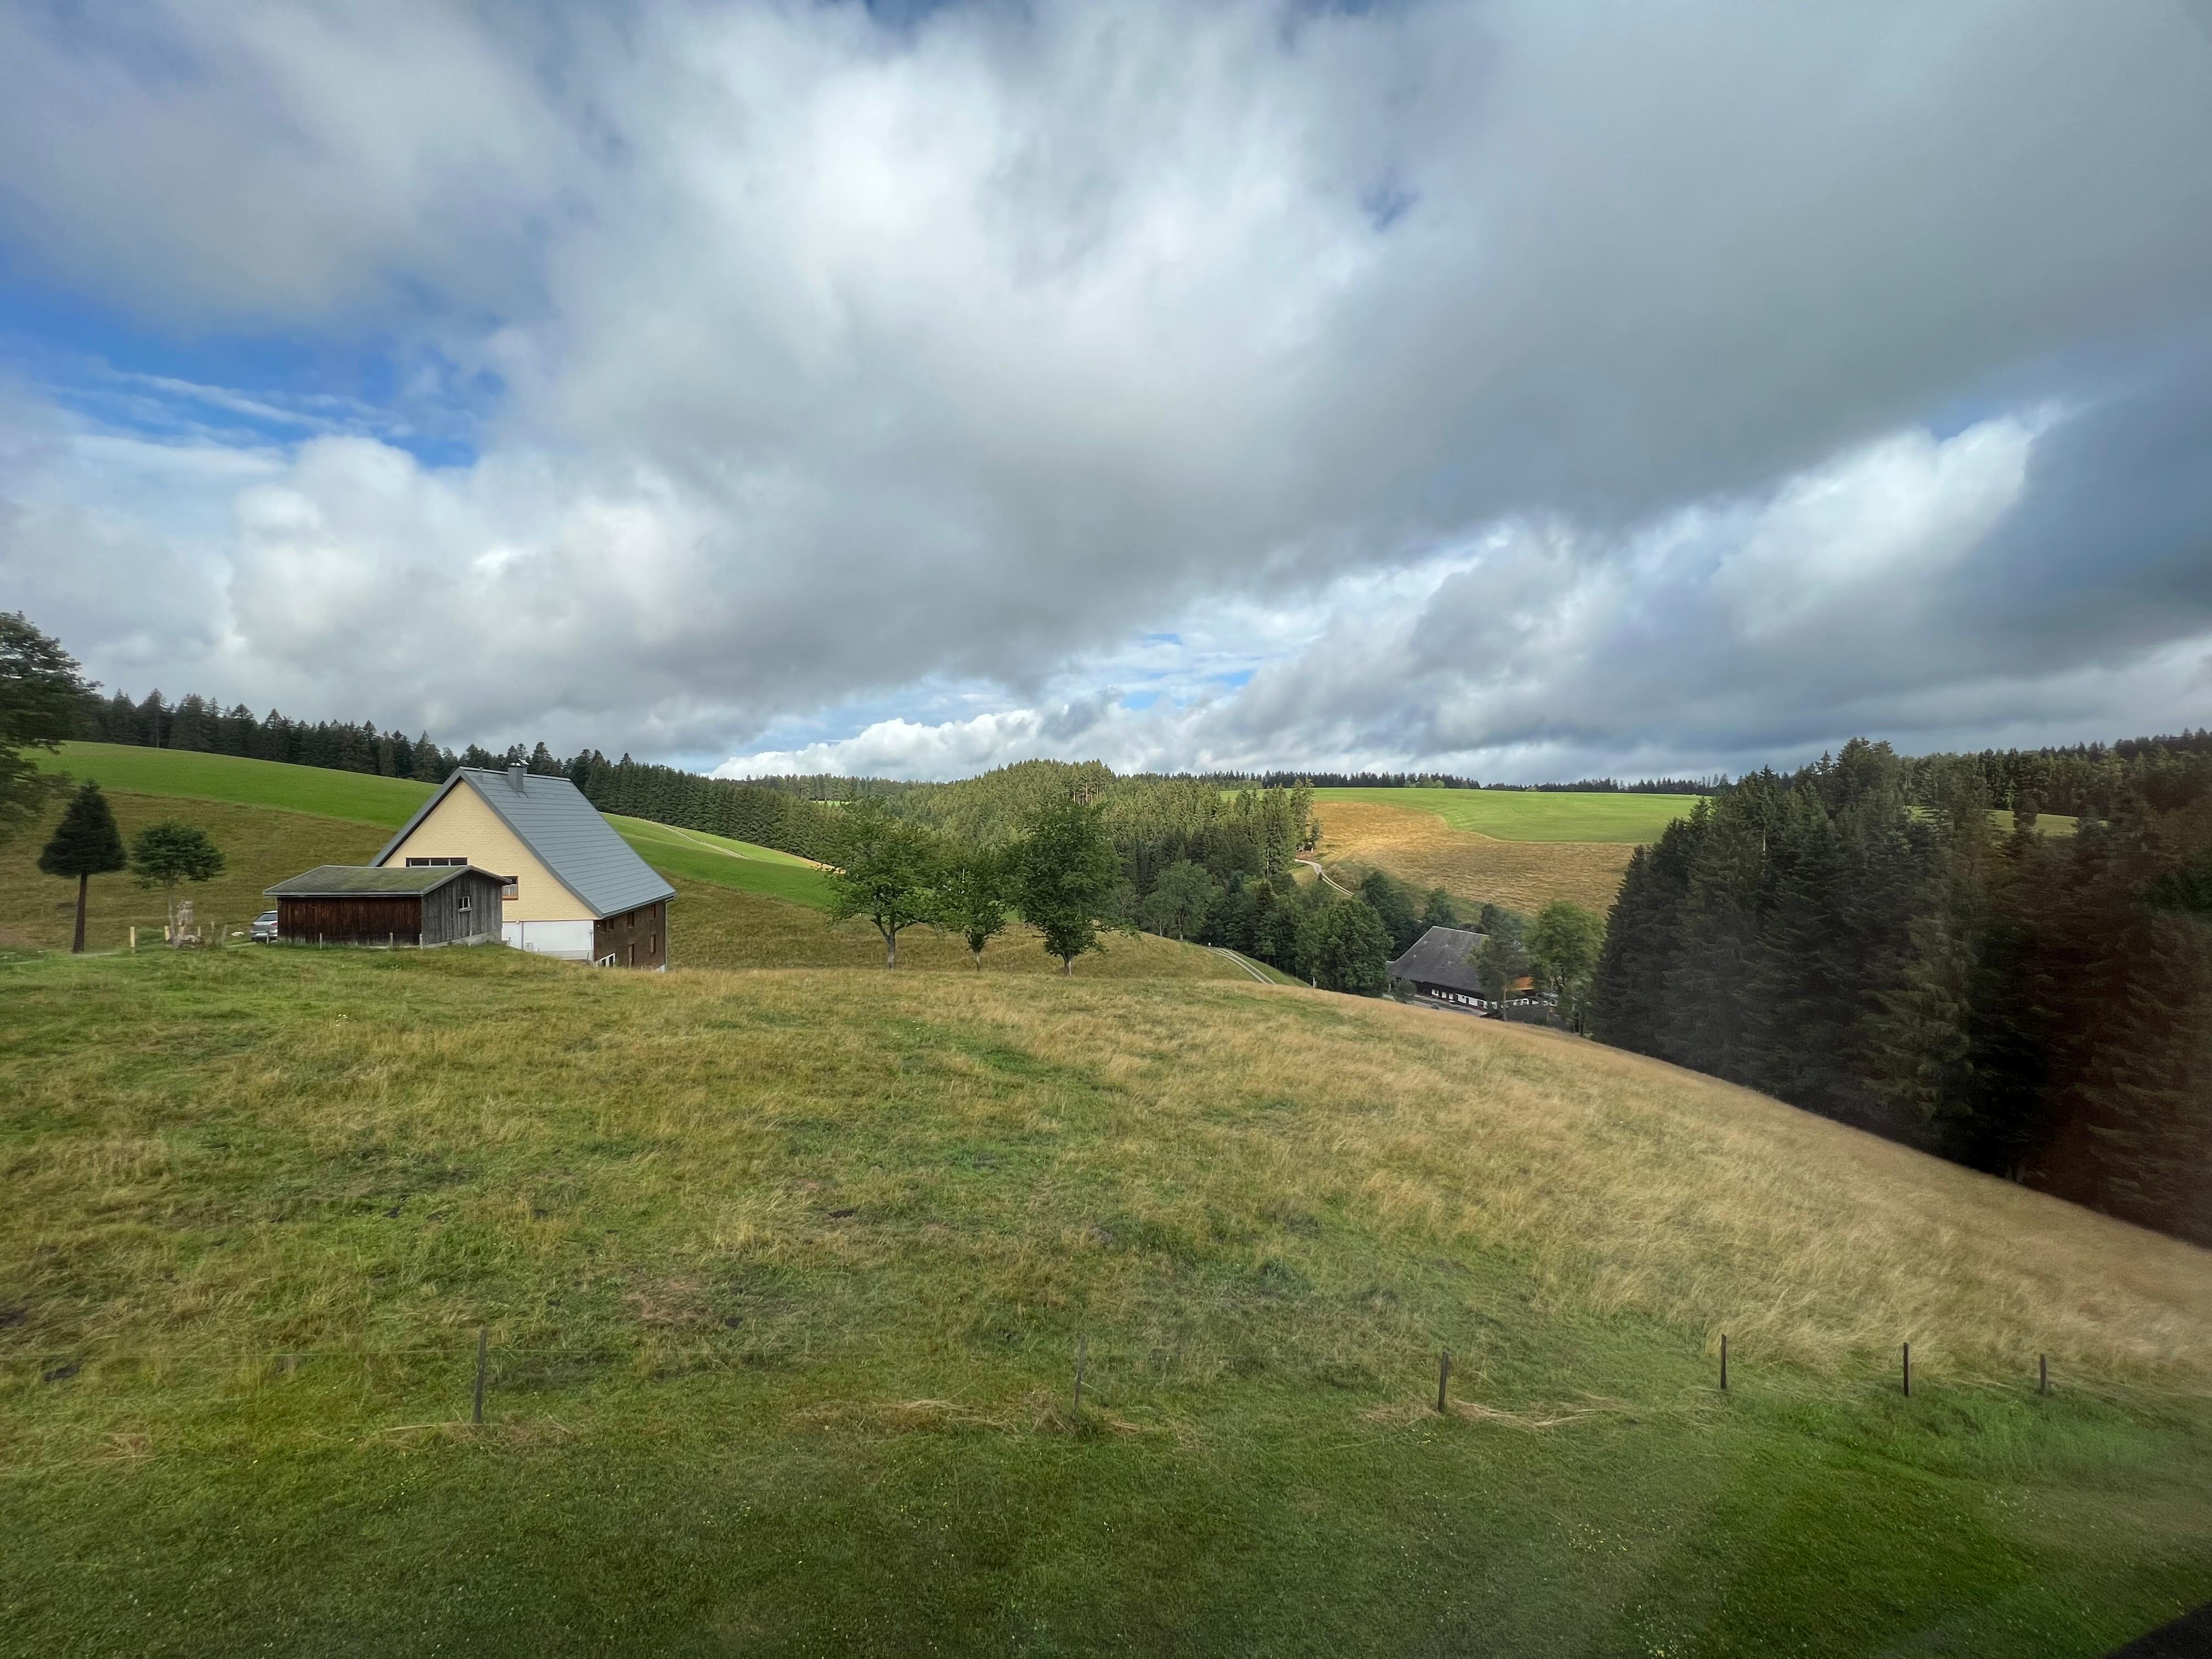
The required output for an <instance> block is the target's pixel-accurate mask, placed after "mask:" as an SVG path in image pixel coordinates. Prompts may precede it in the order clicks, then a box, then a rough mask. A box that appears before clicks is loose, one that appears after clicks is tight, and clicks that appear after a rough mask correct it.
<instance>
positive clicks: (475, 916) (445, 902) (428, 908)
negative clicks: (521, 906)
mask: <svg viewBox="0 0 2212 1659" xmlns="http://www.w3.org/2000/svg"><path fill="white" fill-rule="evenodd" d="M500 886H501V884H500V880H499V878H498V877H497V876H495V875H492V874H489V873H487V872H484V871H482V870H470V871H466V872H463V874H462V875H461V877H460V878H459V879H458V880H455V881H449V882H447V884H445V885H444V886H443V887H441V888H440V889H439V890H437V891H436V892H435V893H425V894H424V895H423V896H422V943H423V944H425V945H460V944H464V943H466V942H467V941H469V940H471V939H485V938H490V939H497V938H498V937H499V926H500V909H499V895H500ZM464 902H465V904H466V906H467V908H462V907H463V904H464Z"/></svg>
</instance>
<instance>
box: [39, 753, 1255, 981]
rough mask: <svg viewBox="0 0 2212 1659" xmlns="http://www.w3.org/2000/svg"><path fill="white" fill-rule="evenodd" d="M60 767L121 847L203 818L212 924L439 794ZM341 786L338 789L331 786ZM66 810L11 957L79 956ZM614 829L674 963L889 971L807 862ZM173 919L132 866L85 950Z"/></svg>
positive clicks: (158, 757) (203, 894) (118, 763)
mask: <svg viewBox="0 0 2212 1659" xmlns="http://www.w3.org/2000/svg"><path fill="white" fill-rule="evenodd" d="M62 759H63V761H64V763H67V764H68V765H69V766H70V768H71V769H72V772H73V775H76V776H78V777H93V778H98V779H100V780H101V781H102V782H103V787H106V788H108V789H109V792H110V793H109V797H108V798H109V802H110V805H112V807H113V809H114V811H115V817H116V823H117V824H118V827H120V829H122V831H123V834H124V836H125V839H126V840H127V839H128V838H129V837H130V836H132V835H133V834H135V833H136V832H137V830H139V829H143V827H144V826H145V825H147V824H149V823H155V822H156V821H158V820H160V819H163V818H175V819H179V820H181V821H183V822H185V823H191V824H196V825H197V826H199V827H200V828H201V829H205V830H206V831H207V832H208V834H209V835H210V836H212V837H213V838H214V840H215V842H216V845H217V846H218V847H220V848H222V850H223V854H224V857H225V859H226V861H227V867H226V869H225V871H224V872H223V874H222V876H221V877H220V878H217V879H216V880H215V881H212V882H210V883H208V884H205V885H204V886H199V887H187V888H185V889H183V890H181V892H182V894H183V896H187V897H189V898H191V900H192V902H193V904H194V907H195V910H196V914H197V917H198V919H199V921H201V923H202V924H203V925H204V926H205V925H212V926H214V927H222V928H225V929H227V930H233V931H234V930H237V929H240V928H243V927H245V926H246V923H248V922H249V921H252V918H253V917H254V916H256V915H259V914H260V913H261V912H262V911H263V910H264V909H266V908H269V901H268V899H267V898H265V897H264V896H263V894H264V889H266V888H267V887H269V886H270V884H273V883H275V882H278V881H281V880H283V878H285V877H287V876H293V875H297V874H298V873H299V872H301V871H302V870H308V869H312V868H313V867H314V866H316V865H319V864H354V863H360V862H362V861H364V860H368V859H371V858H374V856H375V855H376V853H377V851H378V849H379V848H381V847H382V846H383V844H384V842H385V841H386V839H388V837H389V831H390V830H391V829H395V828H397V827H398V825H399V824H401V823H404V822H405V821H406V819H407V817H409V816H410V814H412V813H413V812H414V811H415V810H416V807H418V806H420V805H421V804H422V799H424V798H425V797H427V795H428V793H429V792H428V786H427V785H423V784H413V783H407V782H405V781H404V780H396V779H391V778H361V777H358V776H357V775H355V774H351V773H343V772H325V771H321V770H319V769H315V768H313V767H304V766H282V765H277V764H275V763H271V762H267V761H249V760H239V759H236V758H234V757H228V756H221V755H212V756H211V755H194V754H188V753H179V752H178V751H175V750H160V749H130V748H125V747H119V746H113V745H109V744H69V745H67V746H66V749H65V751H64V755H63V757H62ZM333 779H335V780H337V787H336V788H332V787H330V784H329V781H330V780H333ZM126 786H128V788H126ZM356 786H367V787H356ZM140 791H153V792H155V793H138V792H140ZM285 802H298V803H303V804H307V805H315V806H320V807H324V808H326V809H329V810H330V811H336V812H353V813H361V814H364V815H366V816H364V817H355V818H346V817H328V816H321V815H318V814H314V813H311V812H308V811H298V810H289V809H286V808H284V807H283V803H285ZM60 811H61V808H60V805H59V804H58V803H57V804H56V805H54V806H52V808H51V809H50V810H49V811H48V812H47V815H46V818H45V820H43V821H42V822H41V823H40V824H39V825H38V826H36V827H35V828H34V829H33V830H31V831H29V832H27V833H26V834H25V835H23V836H20V837H18V838H17V839H16V840H15V841H14V842H9V843H8V844H7V845H4V846H0V951H28V950H44V951H52V950H65V949H66V948H67V947H68V945H69V939H70V927H71V924H72V921H73V919H74V897H75V884H74V883H70V882H63V881H57V880H55V879H54V878H52V877H49V876H46V875H42V874H40V872H39V869H38V849H39V848H40V845H41V844H42V843H43V842H44V841H45V839H46V836H47V834H48V833H49V832H50V830H51V828H52V823H53V822H54V820H55V819H56V818H57V817H58V816H59V813H60ZM608 821H609V822H610V823H612V824H613V825H614V826H615V827H616V829H617V830H619V831H620V832H621V834H622V835H623V838H624V839H625V840H627V841H628V842H629V843H630V845H631V846H633V847H635V848H636V849H637V851H638V854H639V855H640V856H641V857H642V858H643V859H644V860H646V861H647V863H648V864H650V865H652V866H653V867H654V868H655V869H656V870H658V871H659V872H660V873H661V874H662V875H664V876H665V877H666V878H668V879H669V881H670V882H671V883H672V884H674V885H675V887H676V890H677V902H675V903H674V904H673V905H671V907H670V910H669V933H668V939H669V951H670V960H671V964H672V965H674V966H676V967H679V968H683V967H715V968H771V967H773V968H856V969H857V968H866V969H881V967H882V965H883V959H884V952H883V941H882V940H881V939H879V938H878V936H877V934H876V932H875V930H874V929H873V928H872V927H870V926H869V925H868V924H867V923H866V922H865V921H848V922H843V923H840V924H837V925H835V926H833V925H831V924H830V923H829V921H828V920H827V919H826V918H825V917H824V916H823V915H822V911H823V909H824V908H827V906H828V903H829V884H828V883H827V881H826V880H825V878H823V875H822V874H821V872H819V871H818V870H817V868H816V867H815V866H812V865H810V864H809V863H807V861H806V860H804V859H799V858H794V857H793V856H792V855H791V854H788V853H779V852H775V851H774V850H773V849H771V848H764V847H755V846H752V845H750V843H748V842H739V841H732V840H731V839H730V838H728V837H727V836H710V835H707V834H705V833H703V832H701V831H696V830H688V829H685V830H679V829H671V828H670V827H669V826H667V825H665V824H659V823H648V822H647V821H646V820H644V819H641V818H626V817H610V819H609V820H608ZM164 910H165V907H164V903H163V900H162V896H161V894H160V893H158V892H149V891H148V890H146V889H144V888H142V887H140V886H139V885H138V884H137V883H136V882H135V881H134V880H133V879H132V878H131V876H130V875H129V874H128V873H127V872H118V873H116V874H113V875H107V876H99V877H95V878H94V879H93V882H92V887H91V895H90V902H89V905H88V924H87V928H86V943H87V945H88V948H89V949H91V950H94V951H106V950H113V949H117V948H118V947H120V946H121V945H123V944H124V943H125V940H126V939H128V938H129V936H130V930H131V928H132V927H137V928H138V929H139V931H140V933H141V936H142V939H143V938H153V939H158V938H159V937H160V934H161V922H162V920H163V915H164ZM899 950H900V961H901V964H902V966H903V967H905V968H907V969H957V970H960V971H969V972H972V971H974V968H973V961H972V958H971V957H969V954H968V951H967V950H966V948H965V946H963V945H962V944H961V943H960V942H959V941H958V940H957V939H951V938H949V937H947V936H945V935H944V934H942V933H936V932H934V931H933V930H932V929H929V928H926V927H916V928H914V929H911V930H909V931H908V933H906V934H905V935H904V936H903V937H902V939H901V940H900V946H899ZM982 971H984V972H985V973H987V974H999V973H1018V974H1045V973H1057V972H1058V971H1059V963H1057V962H1056V961H1055V960H1054V959H1053V958H1052V957H1048V956H1046V955H1045V954H1044V951H1042V948H1041V945H1040V942H1039V938H1038V935H1037V934H1036V933H1035V932H1034V930H1031V929H1028V928H1024V927H1015V928H1012V929H1010V930H1009V931H1008V933H1006V935H1005V936H1003V937H1001V938H1000V939H995V940H994V941H993V942H992V944H991V946H990V948H989V949H988V950H987V951H986V952H985V953H984V964H983V969H982ZM1077 971H1078V972H1079V974H1080V975H1084V976H1085V977H1087V978H1109V979H1113V978H1155V977H1167V978H1186V979H1189V978H1195V979H1222V980H1234V979H1246V978H1248V977H1249V976H1248V975H1246V974H1245V973H1244V972H1243V969H1239V968H1238V967H1237V966H1236V965H1235V964H1234V963H1232V962H1231V961H1230V960H1229V959H1228V958H1226V957H1222V956H1220V955H1218V954H1217V953H1215V952H1213V951H1205V950H1201V949H1200V948H1199V947H1197V946H1195V945H1178V944H1176V942H1174V941H1173V940H1171V939H1157V938H1153V937H1152V936H1150V935H1141V936H1139V937H1137V938H1135V939H1110V940H1109V941H1108V944H1107V948H1106V950H1105V951H1103V953H1101V954H1099V955H1097V956H1094V957H1088V958H1086V959H1085V961H1084V963H1083V964H1082V965H1081V967H1080V968H1079V969H1078V970H1077Z"/></svg>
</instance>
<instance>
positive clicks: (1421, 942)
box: [1390, 927, 1483, 993]
mask: <svg viewBox="0 0 2212 1659" xmlns="http://www.w3.org/2000/svg"><path fill="white" fill-rule="evenodd" d="M1482 939H1483V936H1482V935H1481V934H1480V933H1469V932H1468V930H1467V929H1466V928H1464V927H1431V928H1430V929H1429V931H1428V932H1427V933H1424V934H1422V935H1421V936H1420V938H1419V939H1415V940H1414V941H1413V944H1412V945H1411V946H1410V947H1408V948H1407V951H1406V954H1405V955H1404V956H1402V957H1399V958H1398V959H1397V961H1395V962H1394V963H1391V964H1390V977H1391V978H1392V979H1402V980H1410V981H1413V983H1414V984H1417V985H1441V986H1443V987H1444V988H1445V989H1446V990H1450V991H1467V992H1471V993H1479V992H1480V991H1481V989H1482V975H1480V974H1478V973H1476V972H1475V971H1474V967H1473V966H1472V965H1471V963H1472V958H1473V957H1474V953H1475V952H1476V951H1480V949H1481V948H1482Z"/></svg>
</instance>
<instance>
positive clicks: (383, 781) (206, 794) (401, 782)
mask: <svg viewBox="0 0 2212 1659" xmlns="http://www.w3.org/2000/svg"><path fill="white" fill-rule="evenodd" d="M32 758H33V760H35V761H37V762H38V763H40V765H41V766H43V767H44V768H45V769H47V770H48V771H57V772H67V773H68V774H69V775H70V776H71V777H72V778H75V779H76V780H77V781H84V780H86V779H90V780H93V781H96V782H97V783H99V785H100V787H101V788H102V789H104V790H106V791H107V792H108V793H111V794H113V793H131V794H136V795H141V796H144V797H147V798H149V799H151V798H155V797H159V798H161V799H173V800H178V801H205V802H210V803H215V804H217V805H234V806H259V807H267V808H270V809H273V810H275V811H283V812H291V813H298V814H301V815H302V816H305V817H315V818H322V819H326V820H335V821H339V822H343V823H362V824H369V825H373V826H374V827H376V828H378V829H384V830H386V831H390V830H393V829H398V827H399V826H400V825H401V824H403V823H406V822H407V820H408V819H409V818H410V817H412V816H413V815H414V813H415V811H416V809H417V808H418V807H420V806H421V805H422V803H423V802H424V801H425V800H428V799H429V797H430V792H431V786H430V785H428V784H427V783H417V782H415V781H413V780H411V779H408V778H378V777H369V776H367V775H363V774H362V773H358V772H333V771H328V770H325V769H323V768H321V767H314V766H287V765H284V764H282V763H278V762H276V761H258V760H243V759H240V758H239V757H236V756H233V755H201V754H194V753H192V752H191V751H189V750H174V749H137V748H132V747H130V746H129V745H126V744H107V743H65V744H63V745H62V746H61V750H60V752H59V753H58V754H52V755H47V754H40V753H39V752H37V751H33V754H32ZM174 816H177V817H183V818H185V820H186V821H188V822H196V821H197V820H194V819H193V818H192V817H191V813H190V812H188V811H179V812H178V813H176V814H174ZM607 822H608V823H611V824H613V825H614V827H615V829H616V830H617V832H618V833H619V834H620V835H621V836H622V837H623V840H625V841H627V842H629V844H630V845H631V846H633V847H635V848H636V849H637V850H638V853H639V854H640V856H641V857H642V858H644V859H645V860H646V861H647V863H649V864H652V865H653V866H654V867H655V868H656V869H659V870H660V871H661V872H662V873H663V874H665V875H668V876H670V877H671V879H672V878H674V877H675V876H677V875H679V874H680V875H688V876H691V877H693V878H696V879H698V880H702V881H707V882H711V883H712V884H714V885H716V886H718V887H736V888H740V889H742V890H744V891H747V892H754V893H760V894H763V895H765V896H769V897H771V898H780V899H787V900H789V901H790V902H793V903H795V904H805V905H811V906H812V907H813V908H816V909H822V908H826V907H827V905H828V903H829V889H828V888H827V886H826V885H824V884H823V881H822V878H821V877H820V876H819V874H818V873H817V871H816V868H815V866H813V865H811V864H810V863H808V862H807V860H805V859H800V858H794V857H793V856H792V855H791V854H788V853H780V852H777V851H776V850H775V848H768V847H756V846H754V845H752V844H751V843H750V842H742V841H734V840H732V839H731V838H730V837H729V836H714V835H708V834H707V833H705V832H704V831H701V830H694V829H671V828H670V827H669V826H668V825H666V824H661V823H650V822H648V821H647V820H646V819H644V818H631V817H620V816H618V815H609V817H608V818H607ZM41 838H43V837H41ZM385 839H386V837H384V836H379V837H377V838H376V839H375V840H374V841H373V842H370V843H369V845H368V850H367V851H366V852H365V853H362V854H357V855H355V856H359V857H363V858H367V857H373V856H374V854H375V852H376V849H377V848H379V847H380V846H381V845H382V844H383V842H384V840H385ZM34 855H35V854H34ZM285 873H286V874H292V873H296V872H289V871H288V872H285ZM271 879H272V880H273V879H276V878H273V877H272V878H271Z"/></svg>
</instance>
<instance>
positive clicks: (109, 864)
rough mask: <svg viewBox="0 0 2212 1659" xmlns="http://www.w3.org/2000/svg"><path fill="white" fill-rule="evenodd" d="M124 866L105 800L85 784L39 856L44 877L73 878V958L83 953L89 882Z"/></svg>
mask: <svg viewBox="0 0 2212 1659" xmlns="http://www.w3.org/2000/svg"><path fill="white" fill-rule="evenodd" d="M127 862H128V860H126V859H125V857H124V853H123V833H122V831H120V830H119V829H117V828H116V827H115V814H114V813H113V812H112V811H109V810H108V805H107V797H106V796H105V795H103V794H101V793H100V786H99V785H98V784H96V783H87V784H86V785H85V786H84V787H82V788H81V789H79V790H78V791H77V792H76V794H75V795H73V796H71V797H70V804H69V806H68V809H67V810H66V811H64V812H63V813H62V821H61V823H59V824H58V825H57V826H56V827H55V829H54V834H53V839H52V840H51V841H49V842H47V843H46V848H45V850H44V851H42V852H41V853H40V854H39V868H40V869H41V870H43V871H45V872H46V874H48V875H50V876H62V877H64V878H66V877H69V876H75V877H76V933H75V934H74V936H72V938H71V939H70V952H71V953H72V954H73V955H81V954H82V952H83V951H84V908H85V896H86V890H87V889H88V887H89V885H90V884H91V880H92V878H93V877H94V876H104V875H106V874H108V873H110V872H112V871H116V870H120V869H122V868H123V867H124V866H125V864H126V863H127Z"/></svg>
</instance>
